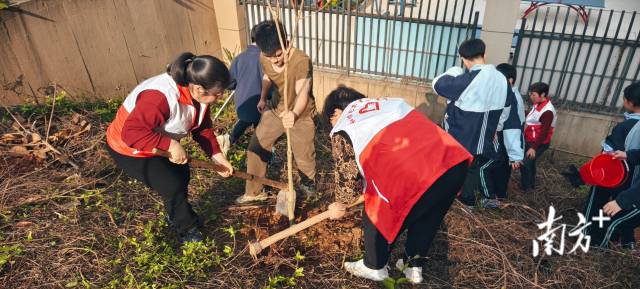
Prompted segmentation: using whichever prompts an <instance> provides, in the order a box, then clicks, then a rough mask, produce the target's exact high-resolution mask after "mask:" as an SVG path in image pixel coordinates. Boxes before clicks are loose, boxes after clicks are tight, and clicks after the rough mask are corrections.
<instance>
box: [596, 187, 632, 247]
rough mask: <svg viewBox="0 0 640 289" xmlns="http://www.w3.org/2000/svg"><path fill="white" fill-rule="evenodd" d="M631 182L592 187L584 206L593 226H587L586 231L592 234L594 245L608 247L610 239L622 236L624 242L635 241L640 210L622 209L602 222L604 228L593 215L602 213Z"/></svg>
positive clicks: (621, 239) (621, 240)
mask: <svg viewBox="0 0 640 289" xmlns="http://www.w3.org/2000/svg"><path fill="white" fill-rule="evenodd" d="M629 183H630V182H628V183H626V184H624V185H622V186H621V187H619V188H613V189H609V188H602V187H597V186H592V187H591V190H590V191H589V197H588V198H587V203H586V204H585V208H584V216H585V218H586V219H587V221H591V226H589V227H587V228H586V229H585V231H584V233H585V234H586V235H589V236H591V244H592V245H593V246H600V247H607V246H608V244H609V241H610V240H613V239H618V238H620V242H621V243H622V244H626V243H631V242H635V237H634V236H633V230H634V228H635V227H637V224H640V223H639V222H638V221H639V220H640V210H638V209H635V210H623V211H620V212H618V213H617V214H616V215H615V216H614V217H613V218H611V220H610V221H605V222H602V228H601V227H600V223H599V222H598V221H595V220H592V218H593V217H596V216H599V215H600V210H601V209H602V207H604V205H605V204H606V203H608V202H609V201H611V200H614V199H615V198H616V196H617V195H618V194H619V193H620V192H622V191H623V190H625V189H626V188H628V187H629ZM603 215H604V213H603Z"/></svg>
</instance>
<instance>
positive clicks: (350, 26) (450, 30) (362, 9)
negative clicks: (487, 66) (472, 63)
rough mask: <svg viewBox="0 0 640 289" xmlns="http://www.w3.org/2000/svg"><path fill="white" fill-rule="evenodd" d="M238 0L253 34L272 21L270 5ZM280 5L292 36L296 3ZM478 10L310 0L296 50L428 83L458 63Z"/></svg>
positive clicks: (471, 2)
mask: <svg viewBox="0 0 640 289" xmlns="http://www.w3.org/2000/svg"><path fill="white" fill-rule="evenodd" d="M239 1H240V4H241V5H242V6H244V9H245V12H246V15H247V17H246V19H247V23H246V24H247V25H246V26H247V29H248V30H250V29H251V27H253V25H255V24H257V23H259V22H260V21H263V20H266V19H271V15H270V13H269V10H268V8H267V1H266V0H239ZM276 1H280V2H281V3H280V4H281V12H280V14H281V16H280V17H281V18H282V19H281V20H282V22H283V24H284V25H285V27H286V29H287V32H288V33H289V34H290V35H291V34H293V33H292V32H293V31H292V29H293V26H294V25H293V22H294V21H295V11H294V10H293V9H292V7H291V6H290V3H291V2H293V1H294V0H291V1H283V0H275V1H273V0H272V1H271V3H272V5H273V7H275V3H276ZM298 1H299V0H298ZM475 7H476V1H475V0H433V1H432V0H427V1H423V0H412V1H407V0H395V1H393V0H391V1H388V0H339V1H326V0H314V1H308V0H306V1H304V7H303V16H304V18H303V19H302V20H301V21H300V23H299V24H298V31H297V35H298V37H297V38H296V39H295V40H294V45H295V46H296V47H297V48H300V49H302V50H303V51H305V52H306V53H307V54H308V55H309V56H310V57H311V59H312V61H313V63H314V65H315V66H317V67H325V68H332V69H337V70H341V71H345V72H347V73H363V74H370V75H380V76H388V77H394V78H401V79H412V80H418V81H428V80H431V79H433V78H434V77H435V76H436V75H437V74H439V73H442V72H443V71H445V70H446V68H447V67H449V66H452V65H456V64H459V58H458V54H457V47H458V44H459V43H460V42H462V41H464V40H465V39H468V38H471V37H473V36H474V35H475V31H476V28H477V21H478V12H477V11H476V9H475ZM247 34H249V33H247Z"/></svg>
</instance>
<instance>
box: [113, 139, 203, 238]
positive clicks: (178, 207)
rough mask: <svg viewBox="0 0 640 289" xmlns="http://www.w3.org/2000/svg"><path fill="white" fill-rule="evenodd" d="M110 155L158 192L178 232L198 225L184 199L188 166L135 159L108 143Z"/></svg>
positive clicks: (187, 179)
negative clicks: (122, 153) (112, 147)
mask: <svg viewBox="0 0 640 289" xmlns="http://www.w3.org/2000/svg"><path fill="white" fill-rule="evenodd" d="M107 150H108V151H109V154H110V155H111V157H112V158H113V160H114V161H115V162H116V164H117V165H118V167H119V168H121V169H122V170H123V171H124V172H125V173H126V174H127V175H129V176H131V177H133V178H134V179H136V180H138V181H141V182H142V183H144V184H145V185H147V186H148V187H150V188H151V189H153V190H154V191H156V192H158V194H160V196H161V197H162V201H163V202H164V209H165V212H166V214H167V216H169V219H170V220H171V222H172V223H173V226H174V228H175V230H176V231H177V233H178V234H182V233H184V232H186V231H187V230H189V229H191V228H192V227H194V226H198V225H199V224H200V223H199V220H198V215H197V214H196V213H195V212H194V211H193V209H192V208H191V204H189V201H188V199H187V195H188V189H187V188H188V185H189V179H190V178H191V176H190V172H189V165H188V164H184V165H177V164H174V163H172V162H170V161H169V159H167V158H163V157H151V158H134V157H129V156H125V155H121V154H119V153H117V152H115V151H114V150H113V149H111V148H110V147H109V146H107Z"/></svg>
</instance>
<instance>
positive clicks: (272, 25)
mask: <svg viewBox="0 0 640 289" xmlns="http://www.w3.org/2000/svg"><path fill="white" fill-rule="evenodd" d="M277 25H278V26H280V33H281V34H280V35H281V36H282V41H284V45H285V46H286V45H287V31H286V30H284V26H283V25H282V23H280V22H278V23H277ZM254 30H255V35H254V36H255V39H256V44H257V45H258V47H259V48H260V51H262V53H264V54H265V55H274V54H275V53H276V51H278V49H282V46H280V38H279V37H278V28H277V27H276V22H275V21H273V20H265V21H262V22H260V23H258V24H257V25H256V26H255V27H254Z"/></svg>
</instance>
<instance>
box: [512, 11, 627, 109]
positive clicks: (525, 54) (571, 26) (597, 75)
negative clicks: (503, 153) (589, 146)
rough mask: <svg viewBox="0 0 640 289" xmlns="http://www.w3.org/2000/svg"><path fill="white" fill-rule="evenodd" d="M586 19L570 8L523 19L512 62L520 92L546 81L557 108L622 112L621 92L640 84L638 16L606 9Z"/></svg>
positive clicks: (588, 13) (592, 12)
mask: <svg viewBox="0 0 640 289" xmlns="http://www.w3.org/2000/svg"><path fill="white" fill-rule="evenodd" d="M587 15H588V20H587V21H586V22H585V21H583V19H581V18H580V17H578V15H577V14H576V13H575V12H573V10H571V9H570V8H569V7H565V6H551V7H546V9H538V10H536V13H535V14H534V15H529V17H528V19H524V20H521V23H520V30H519V31H518V32H517V33H516V35H517V39H518V40H517V44H516V49H515V52H514V58H513V61H512V63H513V64H514V65H515V66H516V68H517V70H518V72H519V73H520V76H519V80H518V83H519V89H520V91H521V92H526V90H527V88H528V86H529V85H530V84H531V83H534V82H538V81H543V82H546V83H548V84H549V85H550V95H551V97H552V98H553V99H554V100H555V103H556V104H557V106H560V107H563V108H566V109H571V110H581V111H589V112H597V113H618V112H620V111H621V110H622V96H621V95H622V90H623V88H624V87H626V86H627V85H629V84H630V83H632V82H635V81H638V80H639V79H638V73H639V72H640V65H638V64H639V63H640V53H639V51H638V50H639V49H640V44H639V42H638V41H639V40H640V33H639V32H640V15H637V13H636V11H633V12H625V11H613V10H605V9H589V10H587Z"/></svg>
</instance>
